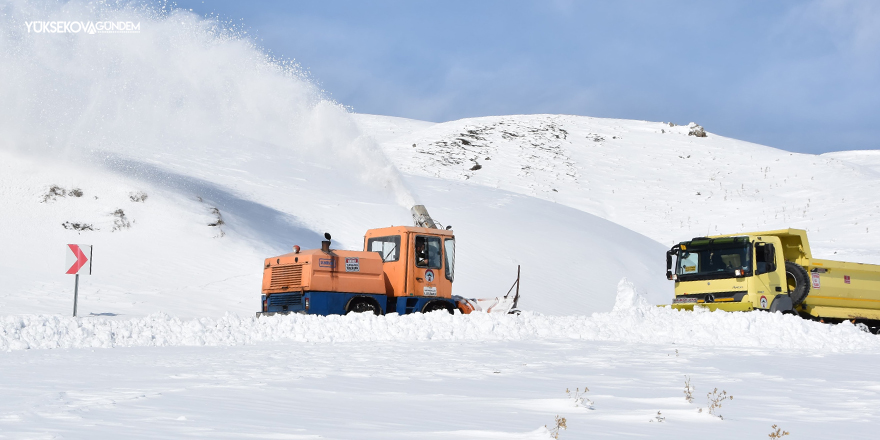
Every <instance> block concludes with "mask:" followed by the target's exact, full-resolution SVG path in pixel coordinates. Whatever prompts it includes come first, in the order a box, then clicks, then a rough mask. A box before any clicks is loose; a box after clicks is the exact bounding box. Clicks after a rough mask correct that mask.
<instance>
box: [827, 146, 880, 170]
mask: <svg viewBox="0 0 880 440" xmlns="http://www.w3.org/2000/svg"><path fill="white" fill-rule="evenodd" d="M821 157H826V158H831V159H837V160H841V161H844V162H848V163H850V164H853V165H858V166H859V167H861V168H867V169H869V170H871V171H874V172H875V173H878V174H880V150H853V151H835V152H833V153H824V154H822V155H821Z"/></svg>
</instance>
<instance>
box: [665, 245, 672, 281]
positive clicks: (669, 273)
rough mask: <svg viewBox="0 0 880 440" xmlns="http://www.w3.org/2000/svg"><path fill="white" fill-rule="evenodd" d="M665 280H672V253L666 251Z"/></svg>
mask: <svg viewBox="0 0 880 440" xmlns="http://www.w3.org/2000/svg"><path fill="white" fill-rule="evenodd" d="M666 279H667V280H671V279H672V251H666Z"/></svg>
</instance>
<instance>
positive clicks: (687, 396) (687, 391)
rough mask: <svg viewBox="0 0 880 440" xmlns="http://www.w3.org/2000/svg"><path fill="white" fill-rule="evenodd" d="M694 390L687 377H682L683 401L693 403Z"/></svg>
mask: <svg viewBox="0 0 880 440" xmlns="http://www.w3.org/2000/svg"><path fill="white" fill-rule="evenodd" d="M695 390H696V388H694V386H693V385H691V378H690V377H689V376H685V377H684V400H687V401H688V403H693V401H694V391H695Z"/></svg>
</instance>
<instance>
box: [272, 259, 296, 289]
mask: <svg viewBox="0 0 880 440" xmlns="http://www.w3.org/2000/svg"><path fill="white" fill-rule="evenodd" d="M302 273H303V268H302V265H301V264H298V265H295V266H276V267H273V268H272V279H271V280H270V281H269V288H270V289H286V288H289V287H299V286H300V285H302Z"/></svg>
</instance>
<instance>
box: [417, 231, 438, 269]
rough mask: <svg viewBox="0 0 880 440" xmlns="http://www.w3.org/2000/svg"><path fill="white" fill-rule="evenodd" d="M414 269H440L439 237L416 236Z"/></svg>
mask: <svg viewBox="0 0 880 440" xmlns="http://www.w3.org/2000/svg"><path fill="white" fill-rule="evenodd" d="M415 257H416V267H424V268H429V269H440V237H425V236H420V235H417V236H416V246H415Z"/></svg>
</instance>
